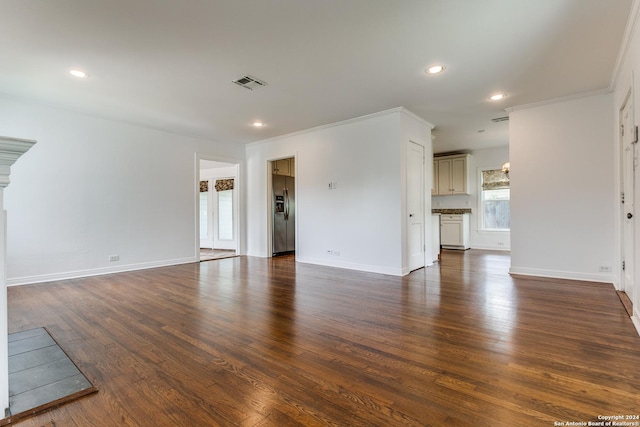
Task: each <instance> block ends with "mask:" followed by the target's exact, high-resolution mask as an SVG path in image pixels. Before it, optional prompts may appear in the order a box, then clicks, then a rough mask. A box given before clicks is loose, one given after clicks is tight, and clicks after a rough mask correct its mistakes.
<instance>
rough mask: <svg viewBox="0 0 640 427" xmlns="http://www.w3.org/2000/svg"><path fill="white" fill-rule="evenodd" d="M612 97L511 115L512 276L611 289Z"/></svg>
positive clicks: (613, 202) (613, 196)
mask: <svg viewBox="0 0 640 427" xmlns="http://www.w3.org/2000/svg"><path fill="white" fill-rule="evenodd" d="M612 111H613V103H612V96H611V95H610V94H608V95H593V96H586V97H582V98H579V99H574V100H569V101H559V102H554V103H549V104H545V105H539V106H532V107H528V108H522V109H516V110H513V111H511V113H510V115H509V119H510V120H509V153H510V160H511V172H510V181H511V272H512V273H517V274H529V275H538V276H549V277H559V278H570V279H579V280H594V281H602V282H613V280H614V278H613V276H612V273H610V272H609V273H602V272H600V271H599V267H600V266H609V267H610V268H613V265H614V262H615V253H616V250H617V248H616V247H615V246H616V245H615V241H616V239H615V228H614V220H615V215H616V209H617V199H616V192H615V180H614V163H615V162H614V152H613V150H612V138H613V135H612V132H611V130H612V129H613V113H612Z"/></svg>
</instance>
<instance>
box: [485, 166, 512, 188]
mask: <svg viewBox="0 0 640 427" xmlns="http://www.w3.org/2000/svg"><path fill="white" fill-rule="evenodd" d="M502 188H509V177H507V175H506V174H505V173H504V172H502V170H501V169H493V170H486V171H482V189H483V190H499V189H502Z"/></svg>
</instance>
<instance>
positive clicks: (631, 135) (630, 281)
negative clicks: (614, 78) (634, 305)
mask: <svg viewBox="0 0 640 427" xmlns="http://www.w3.org/2000/svg"><path fill="white" fill-rule="evenodd" d="M632 113H633V101H632V97H631V96H628V97H627V101H626V102H625V104H624V106H623V107H622V109H621V110H620V125H621V132H620V133H621V145H622V146H621V148H622V159H621V160H622V193H623V196H622V197H623V199H622V200H621V202H622V204H621V206H622V209H621V212H622V260H623V262H624V270H623V271H622V274H621V278H622V280H621V286H620V287H621V289H622V290H623V291H625V293H626V294H627V296H628V297H629V299H630V300H631V301H632V302H633V301H635V299H634V297H635V292H638V291H637V290H634V268H633V267H634V260H635V252H634V251H635V249H634V244H633V240H634V235H635V225H634V220H635V212H634V169H635V155H636V153H635V146H636V144H635V143H634V141H635V127H634V124H633V115H632Z"/></svg>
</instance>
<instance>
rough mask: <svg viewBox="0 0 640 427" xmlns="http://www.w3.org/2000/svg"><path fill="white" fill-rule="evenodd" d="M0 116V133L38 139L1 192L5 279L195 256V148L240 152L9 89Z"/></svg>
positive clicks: (86, 272) (66, 274)
mask: <svg viewBox="0 0 640 427" xmlns="http://www.w3.org/2000/svg"><path fill="white" fill-rule="evenodd" d="M0 117H2V120H1V121H0V135H6V136H12V137H21V138H29V139H35V140H37V141H38V143H37V144H36V145H35V146H34V148H33V149H32V150H31V151H30V152H28V153H27V154H26V155H25V156H24V158H22V159H21V161H20V162H19V163H17V164H16V166H15V168H13V169H12V175H11V180H12V183H11V185H10V186H9V188H8V189H7V191H6V193H5V196H6V197H5V201H6V208H7V210H8V212H9V228H8V268H7V269H8V276H9V280H8V282H9V284H18V283H33V282H39V281H48V280H54V279H59V278H68V277H76V276H83V275H91V274H100V273H107V272H113V271H121V270H127V269H136V268H145V267H153V266H158V265H168V264H175V263H182V262H192V261H195V259H196V253H195V248H196V236H197V235H196V225H195V224H196V221H195V218H196V214H195V207H196V203H195V200H196V180H197V169H196V162H195V153H196V152H199V153H204V154H210V155H215V156H222V157H225V158H231V159H237V161H238V162H240V161H241V160H242V159H243V158H244V147H234V146H230V145H225V144H216V143H212V142H209V141H205V140H200V139H194V138H190V137H186V136H181V135H177V134H171V133H167V132H163V131H159V130H155V129H150V128H144V127H140V126H135V125H132V124H128V123H123V122H116V121H112V120H107V119H102V118H97V117H93V116H89V115H83V114H79V113H75V112H71V111H68V110H62V109H57V108H52V107H48V106H43V105H38V104H34V103H31V102H28V101H25V100H20V99H17V98H10V97H0ZM110 255H119V257H120V260H119V261H117V262H109V256H110Z"/></svg>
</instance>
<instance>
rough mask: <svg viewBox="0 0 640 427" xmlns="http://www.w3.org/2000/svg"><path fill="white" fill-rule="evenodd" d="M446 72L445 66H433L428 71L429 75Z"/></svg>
mask: <svg viewBox="0 0 640 427" xmlns="http://www.w3.org/2000/svg"><path fill="white" fill-rule="evenodd" d="M443 71H444V65H432V66H431V67H429V68H427V69H426V73H427V74H440V73H441V72H443Z"/></svg>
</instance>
